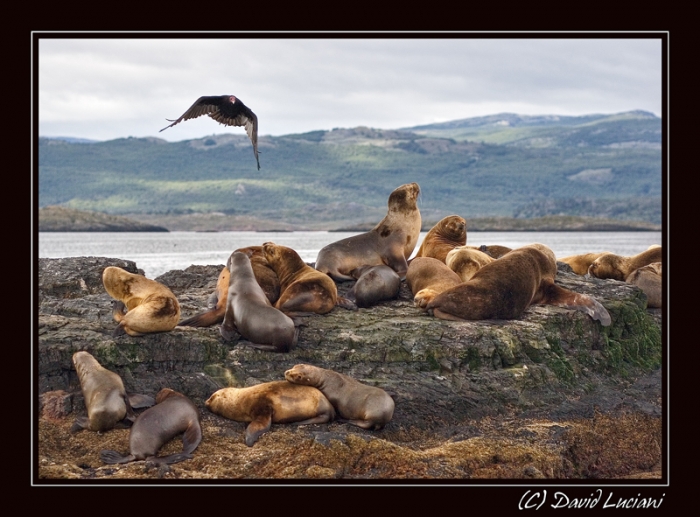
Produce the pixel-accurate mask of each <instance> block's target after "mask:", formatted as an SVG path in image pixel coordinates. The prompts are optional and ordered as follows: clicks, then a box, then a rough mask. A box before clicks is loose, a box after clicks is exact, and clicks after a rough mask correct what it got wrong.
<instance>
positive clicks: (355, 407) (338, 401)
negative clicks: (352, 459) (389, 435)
mask: <svg viewBox="0 0 700 517" xmlns="http://www.w3.org/2000/svg"><path fill="white" fill-rule="evenodd" d="M284 378H285V379H287V380H288V381H289V382H293V383H295V384H303V385H305V386H313V387H315V388H318V389H319V390H321V393H323V394H324V395H325V396H326V398H327V399H328V400H329V401H330V403H331V404H333V407H334V408H335V409H336V411H337V414H338V415H339V416H340V417H341V418H343V419H345V420H347V421H348V422H349V423H350V424H352V425H356V426H358V427H361V428H362V429H373V430H375V431H376V430H379V429H382V428H383V427H384V426H385V425H386V424H387V423H388V422H389V421H390V420H391V417H392V416H393V415H394V400H393V399H392V398H391V397H390V396H389V394H388V393H387V392H386V391H384V390H383V389H381V388H376V387H374V386H367V385H366V384H362V383H361V382H358V381H357V380H355V379H353V378H352V377H348V376H347V375H343V374H342V373H338V372H334V371H333V370H326V369H324V368H318V367H316V366H312V365H310V364H297V365H295V366H294V367H293V368H292V369H291V370H287V371H286V372H284Z"/></svg>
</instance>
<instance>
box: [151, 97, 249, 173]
mask: <svg viewBox="0 0 700 517" xmlns="http://www.w3.org/2000/svg"><path fill="white" fill-rule="evenodd" d="M202 115H209V116H210V117H211V118H213V119H214V120H216V121H217V122H218V123H219V124H223V125H225V126H245V131H246V133H248V138H250V141H251V142H252V143H253V152H254V153H255V160H256V161H257V162H258V170H260V160H259V159H258V117H257V116H255V113H253V112H252V111H250V108H249V107H248V106H246V105H245V104H243V102H242V101H241V99H239V98H237V97H234V96H233V95H214V96H204V97H200V98H199V99H197V100H196V101H195V103H194V104H193V105H192V106H190V109H188V110H187V111H185V113H183V114H182V116H181V117H180V118H179V119H177V120H170V119H169V118H166V119H165V120H167V121H168V122H172V124H170V125H169V126H165V127H164V128H163V129H161V130H160V131H165V130H166V129H168V128H169V127H173V126H174V125H175V124H179V123H180V122H182V121H183V120H189V119H191V118H197V117H201V116H202ZM160 131H159V132H160Z"/></svg>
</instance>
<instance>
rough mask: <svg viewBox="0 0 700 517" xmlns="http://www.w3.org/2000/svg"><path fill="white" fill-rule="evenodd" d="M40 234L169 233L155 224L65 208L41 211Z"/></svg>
mask: <svg viewBox="0 0 700 517" xmlns="http://www.w3.org/2000/svg"><path fill="white" fill-rule="evenodd" d="M39 231H40V232H167V231H168V229H167V228H164V227H162V226H157V225H154V224H147V223H141V222H139V221H136V220H134V219H130V218H128V217H121V216H118V215H108V214H104V213H102V212H90V211H86V210H75V209H73V208H67V207H65V206H47V207H44V208H40V209H39Z"/></svg>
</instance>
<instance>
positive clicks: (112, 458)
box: [100, 449, 136, 465]
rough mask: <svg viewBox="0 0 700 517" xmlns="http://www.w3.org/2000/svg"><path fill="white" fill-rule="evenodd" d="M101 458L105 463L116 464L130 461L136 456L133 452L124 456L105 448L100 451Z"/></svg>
mask: <svg viewBox="0 0 700 517" xmlns="http://www.w3.org/2000/svg"><path fill="white" fill-rule="evenodd" d="M100 459H101V460H102V461H103V462H104V463H108V464H110V465H114V464H116V463H129V462H130V461H134V460H135V459H136V458H135V457H134V455H133V454H129V455H128V456H122V455H121V454H119V453H118V452H117V451H111V450H106V449H105V450H101V451H100Z"/></svg>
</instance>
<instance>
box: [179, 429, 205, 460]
mask: <svg viewBox="0 0 700 517" xmlns="http://www.w3.org/2000/svg"><path fill="white" fill-rule="evenodd" d="M201 441H202V428H201V426H200V425H199V422H192V423H190V425H189V427H188V428H187V429H186V430H185V433H184V434H183V435H182V452H183V454H184V455H187V456H189V454H190V453H191V452H192V451H194V450H195V449H196V448H197V446H198V445H199V442H201ZM179 461H182V460H179Z"/></svg>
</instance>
